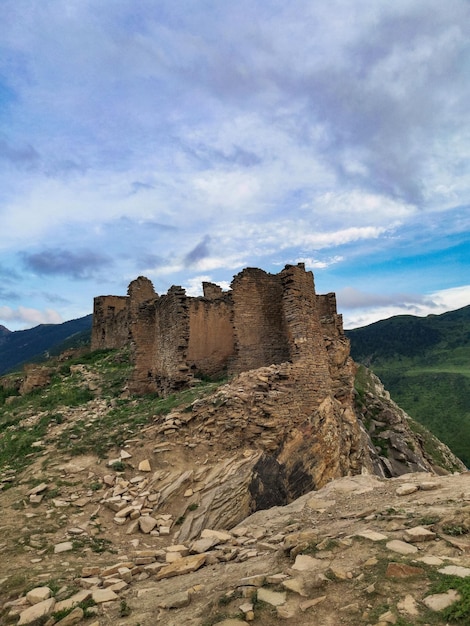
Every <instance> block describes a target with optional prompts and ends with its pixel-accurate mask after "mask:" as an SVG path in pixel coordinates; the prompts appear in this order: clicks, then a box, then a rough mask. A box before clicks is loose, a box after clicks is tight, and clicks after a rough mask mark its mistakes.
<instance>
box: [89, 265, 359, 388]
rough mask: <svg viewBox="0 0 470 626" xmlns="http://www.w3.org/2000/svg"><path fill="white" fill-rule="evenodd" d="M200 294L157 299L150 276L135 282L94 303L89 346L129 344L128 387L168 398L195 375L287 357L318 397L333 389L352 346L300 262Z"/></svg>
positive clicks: (178, 292) (332, 302) (246, 274)
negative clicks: (302, 371) (121, 292)
mask: <svg viewBox="0 0 470 626" xmlns="http://www.w3.org/2000/svg"><path fill="white" fill-rule="evenodd" d="M203 293H204V295H203V296H201V297H190V296H187V295H186V292H185V290H184V289H182V288H181V287H175V286H173V287H171V288H170V289H169V291H168V293H167V294H165V295H161V296H159V295H158V294H157V293H156V292H155V290H154V288H153V285H152V283H151V281H150V280H148V279H147V278H144V277H142V276H141V277H139V278H137V279H136V280H134V281H132V282H131V283H130V285H129V288H128V293H127V296H99V297H97V298H95V300H94V312H93V329H92V349H93V350H96V349H99V348H119V347H122V346H125V345H130V346H131V349H132V353H133V362H134V366H135V367H134V373H133V376H132V378H131V381H130V390H131V392H133V393H137V394H142V393H149V392H156V393H158V394H161V395H167V394H169V393H171V392H172V391H175V390H177V389H180V388H182V387H185V386H188V385H190V384H191V382H192V381H194V379H197V378H200V377H203V378H213V379H217V378H220V377H222V376H226V375H234V374H239V373H241V372H244V371H247V370H252V369H256V368H260V367H263V366H268V365H272V364H279V363H284V362H290V363H293V364H295V363H299V362H302V363H303V364H305V365H306V366H307V367H306V370H307V371H308V375H309V380H310V385H312V386H313V387H314V388H315V392H316V393H315V395H316V396H317V397H322V396H324V395H326V394H327V393H328V392H331V390H332V387H334V386H335V385H334V379H335V378H336V379H337V375H336V376H335V375H334V372H333V370H335V369H336V368H337V366H338V365H339V363H338V362H337V361H338V350H337V348H338V346H341V349H340V351H339V352H340V354H341V356H340V361H341V364H342V365H344V361H345V357H346V359H347V357H348V355H349V344H348V341H347V339H346V338H345V336H344V333H343V325H342V316H341V315H338V314H337V311H336V298H335V294H333V293H329V294H326V295H316V293H315V286H314V280H313V274H312V272H309V271H306V270H305V266H304V264H303V263H299V264H298V265H295V266H294V265H287V266H286V267H285V268H284V269H283V270H282V271H281V272H280V273H279V274H269V273H267V272H264V271H263V270H260V269H255V268H247V269H244V270H243V271H242V272H240V273H239V274H237V275H236V276H235V277H234V279H233V281H232V284H231V288H230V289H229V290H228V291H223V290H222V289H221V288H220V287H219V286H218V285H215V284H212V283H203Z"/></svg>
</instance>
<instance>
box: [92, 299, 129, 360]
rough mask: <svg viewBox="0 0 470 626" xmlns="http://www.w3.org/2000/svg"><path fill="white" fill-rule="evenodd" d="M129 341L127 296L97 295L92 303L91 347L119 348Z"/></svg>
mask: <svg viewBox="0 0 470 626" xmlns="http://www.w3.org/2000/svg"><path fill="white" fill-rule="evenodd" d="M128 343H129V298H128V297H126V296H98V297H97V298H95V301H94V304H93V327H92V331H91V349H92V350H99V349H102V348H121V347H122V346H125V345H127V344H128Z"/></svg>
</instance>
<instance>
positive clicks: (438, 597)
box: [423, 589, 461, 611]
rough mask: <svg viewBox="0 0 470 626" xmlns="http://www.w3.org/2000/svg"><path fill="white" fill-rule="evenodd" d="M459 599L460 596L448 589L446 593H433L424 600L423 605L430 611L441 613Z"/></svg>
mask: <svg viewBox="0 0 470 626" xmlns="http://www.w3.org/2000/svg"><path fill="white" fill-rule="evenodd" d="M460 599H461V596H460V594H459V593H458V591H455V589H449V591H447V592H446V593H435V594H434V595H432V596H427V597H426V598H424V600H423V603H424V604H425V605H426V606H427V607H428V609H431V611H443V610H444V609H446V608H447V607H449V606H451V605H452V604H454V602H458V601H459V600H460Z"/></svg>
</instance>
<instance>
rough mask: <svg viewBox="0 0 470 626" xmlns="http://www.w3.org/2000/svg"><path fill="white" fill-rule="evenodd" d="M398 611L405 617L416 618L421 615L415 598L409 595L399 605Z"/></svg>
mask: <svg viewBox="0 0 470 626" xmlns="http://www.w3.org/2000/svg"><path fill="white" fill-rule="evenodd" d="M397 609H398V610H399V612H400V613H402V614H404V615H410V616H412V617H415V616H416V615H419V609H418V604H417V602H416V600H415V599H414V598H413V596H410V595H407V596H405V597H404V598H403V600H400V602H398V604H397Z"/></svg>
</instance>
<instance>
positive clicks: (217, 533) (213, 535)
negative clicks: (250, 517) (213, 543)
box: [201, 528, 232, 543]
mask: <svg viewBox="0 0 470 626" xmlns="http://www.w3.org/2000/svg"><path fill="white" fill-rule="evenodd" d="M201 539H218V541H219V543H224V542H226V541H230V540H231V539H232V535H231V534H230V533H226V532H223V531H221V530H211V529H210V528H204V530H203V531H202V533H201Z"/></svg>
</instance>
